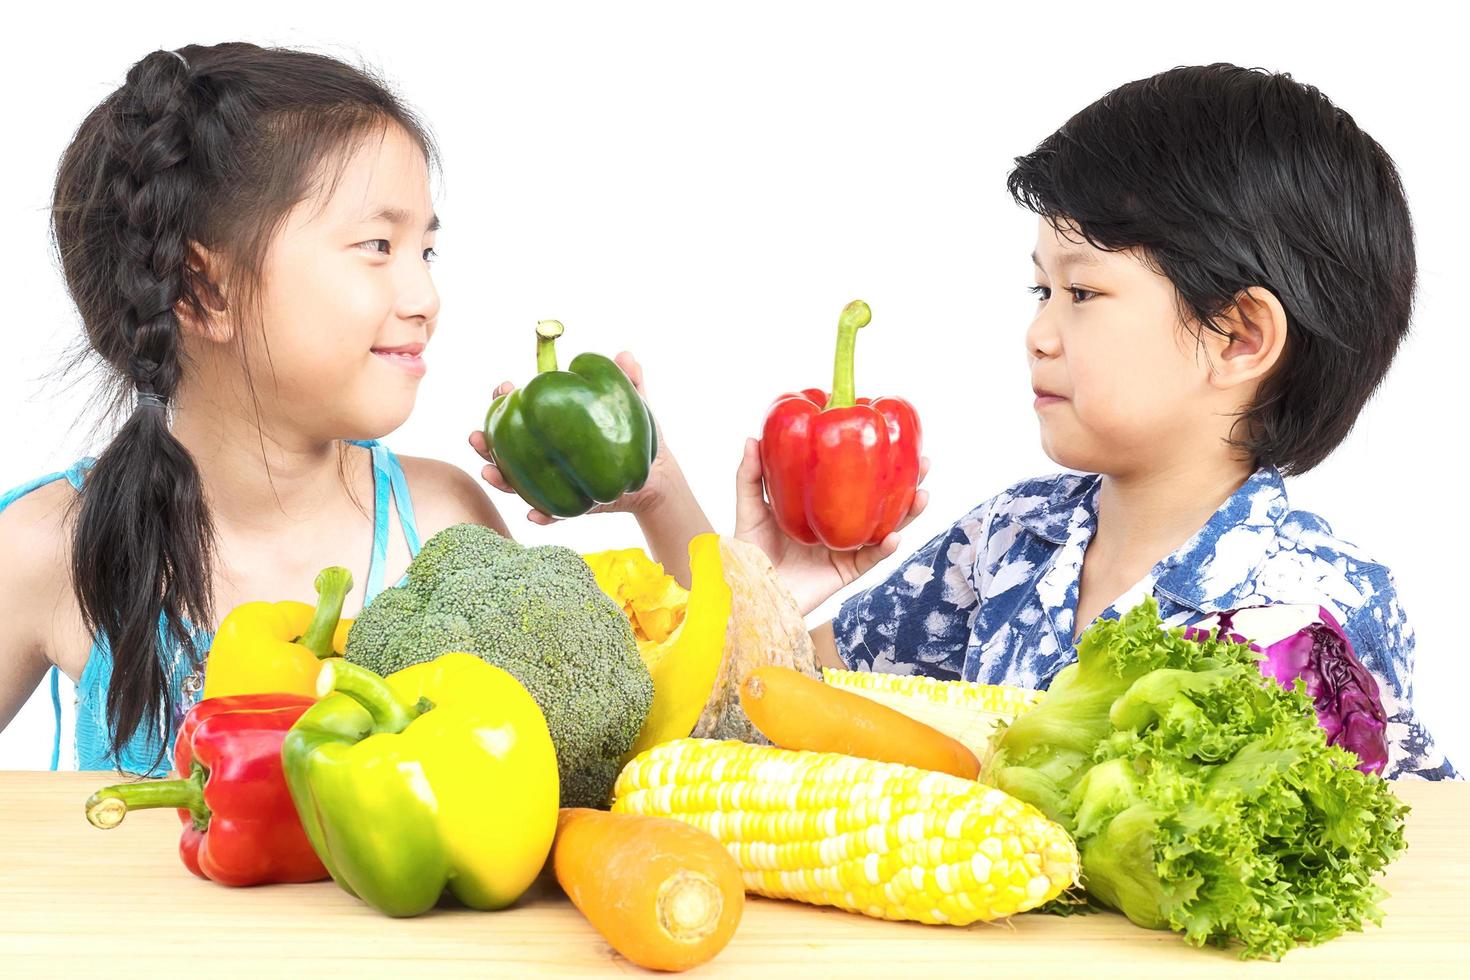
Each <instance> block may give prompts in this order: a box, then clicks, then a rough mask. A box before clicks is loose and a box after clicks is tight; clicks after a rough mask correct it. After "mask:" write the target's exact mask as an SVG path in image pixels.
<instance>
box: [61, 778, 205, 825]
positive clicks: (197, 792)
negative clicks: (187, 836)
mask: <svg viewBox="0 0 1470 980" xmlns="http://www.w3.org/2000/svg"><path fill="white" fill-rule="evenodd" d="M208 779H209V770H207V769H205V768H204V767H203V766H201V765H198V764H197V763H196V764H195V766H194V771H193V773H191V774H190V776H189V778H188V779H149V780H145V781H144V782H139V783H119V784H118V785H116V786H106V787H104V788H102V789H99V790H98V791H97V792H95V793H93V794H92V795H91V797H89V798H88V800H87V822H88V823H90V824H91V825H92V826H94V827H97V828H99V829H101V830H111V829H112V828H113V827H116V826H117V825H118V824H120V823H122V821H123V817H125V816H127V815H128V811H129V810H152V809H156V808H158V807H169V808H171V809H176V810H188V811H189V813H190V815H191V816H192V817H193V818H194V827H195V829H197V830H200V831H204V830H207V829H209V818H210V812H209V807H208V806H206V805H205V803H204V784H205V782H206V781H207V780H208Z"/></svg>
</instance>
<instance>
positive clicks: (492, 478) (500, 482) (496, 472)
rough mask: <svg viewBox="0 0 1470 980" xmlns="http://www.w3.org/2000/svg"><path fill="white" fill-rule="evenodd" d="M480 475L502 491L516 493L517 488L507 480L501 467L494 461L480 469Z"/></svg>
mask: <svg viewBox="0 0 1470 980" xmlns="http://www.w3.org/2000/svg"><path fill="white" fill-rule="evenodd" d="M480 476H481V477H483V478H484V480H485V482H486V483H488V484H490V485H491V486H492V487H494V488H495V489H496V490H499V491H500V492H501V493H515V488H514V487H512V486H511V485H510V484H509V483H507V482H506V481H505V475H504V474H503V473H501V472H500V467H498V466H496V465H495V464H494V463H491V464H489V465H488V466H486V467H485V468H484V469H482V470H480Z"/></svg>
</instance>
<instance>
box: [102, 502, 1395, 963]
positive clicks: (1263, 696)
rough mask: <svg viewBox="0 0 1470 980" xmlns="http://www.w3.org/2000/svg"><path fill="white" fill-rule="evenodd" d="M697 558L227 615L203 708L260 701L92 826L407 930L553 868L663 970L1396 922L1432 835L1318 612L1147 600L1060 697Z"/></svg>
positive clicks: (342, 583) (1077, 668)
mask: <svg viewBox="0 0 1470 980" xmlns="http://www.w3.org/2000/svg"><path fill="white" fill-rule="evenodd" d="M690 560H691V565H690V567H691V573H692V581H691V587H690V588H689V589H687V590H685V589H683V588H682V587H680V586H679V585H678V584H677V583H676V582H674V581H673V579H672V578H671V577H669V576H668V575H666V574H665V573H664V572H663V569H662V568H661V567H659V566H658V565H657V564H655V563H653V562H652V561H651V560H650V559H649V558H648V556H647V555H646V554H644V553H643V552H642V551H640V550H637V549H626V550H621V551H614V552H603V553H600V554H595V555H588V556H587V557H586V560H585V561H584V559H583V558H581V557H579V556H578V555H576V554H575V553H573V552H571V551H569V550H567V549H565V548H530V549H527V548H522V547H521V546H519V545H517V544H515V543H513V542H510V541H507V540H506V539H504V538H501V537H500V536H498V535H496V534H495V533H494V532H492V531H490V530H488V529H486V528H482V527H476V526H472V525H460V526H457V527H452V528H448V529H446V530H444V531H442V532H440V533H439V534H437V535H435V536H434V537H433V538H432V539H430V540H429V541H428V542H427V543H426V544H425V546H424V547H423V549H422V550H421V551H420V553H419V555H418V557H417V558H415V560H414V562H413V563H412V564H411V566H410V568H409V575H408V579H409V581H408V584H407V585H406V586H404V587H403V588H400V589H389V590H387V591H385V592H383V593H381V594H380V595H379V596H378V597H377V599H376V600H375V601H374V602H373V603H372V604H371V605H370V606H369V607H368V608H367V609H366V610H365V611H364V612H363V614H362V615H361V616H360V617H358V619H357V620H356V622H355V623H353V622H350V621H346V620H341V617H340V614H341V608H342V595H343V594H344V593H345V592H346V591H347V590H348V589H350V587H351V579H350V576H348V575H347V574H346V571H345V570H344V569H336V568H334V569H328V570H326V571H324V572H323V573H322V576H321V577H319V579H318V581H317V589H318V592H319V602H318V604H317V607H316V608H315V609H313V608H312V607H311V606H307V605H304V604H299V603H277V604H266V603H250V604H247V605H246V606H242V607H240V609H237V610H236V611H235V612H234V613H232V614H231V616H230V617H227V619H226V623H229V624H232V626H231V629H230V630H228V631H222V634H223V635H224V637H225V640H226V642H224V645H223V646H222V647H220V648H219V649H217V650H215V651H213V652H212V654H211V659H210V664H209V669H210V673H209V674H208V675H207V676H206V681H205V684H206V692H208V691H210V690H229V691H230V692H231V695H230V696H227V697H207V698H206V699H205V700H203V701H201V702H200V703H199V704H198V705H196V706H195V707H194V708H193V709H192V710H191V711H190V713H189V714H188V715H187V716H186V718H185V721H184V725H183V731H182V732H181V734H180V736H179V738H178V740H177V743H176V747H175V762H176V768H177V769H178V772H179V774H180V775H179V778H178V779H176V780H171V781H161V782H159V781H145V782H141V783H133V784H126V785H121V786H113V787H107V788H105V789H103V790H101V791H99V792H98V793H97V794H95V795H94V796H93V797H92V798H91V799H90V800H88V803H87V814H88V819H89V820H91V821H92V822H93V823H94V824H96V825H97V826H99V827H103V828H106V827H111V826H115V825H116V824H117V823H118V822H119V821H120V820H121V819H122V817H123V816H124V815H125V814H126V813H127V812H128V810H129V809H130V808H132V809H140V808H145V807H173V808H176V809H177V811H178V815H179V818H180V820H181V822H182V823H183V836H182V840H181V843H180V853H181V856H182V858H183V860H184V863H185V864H186V866H188V867H189V869H190V870H191V871H193V872H194V873H195V874H198V875H200V876H203V877H208V878H210V879H211V880H214V881H217V882H219V883H221V884H227V885H250V884H258V883H264V882H301V881H310V880H313V879H318V878H321V877H323V876H325V875H328V874H330V876H331V877H332V878H333V879H334V880H336V881H337V882H338V884H340V885H341V886H342V887H343V888H344V889H346V890H347V891H348V892H350V893H351V894H353V895H356V896H358V897H359V898H361V899H362V900H363V901H364V902H366V903H367V904H368V905H370V906H372V907H373V908H376V909H378V910H379V911H381V912H383V913H386V914H388V915H393V916H412V915H419V914H422V913H425V912H428V911H430V910H431V909H432V908H434V907H435V906H436V905H437V904H438V903H439V902H440V900H441V898H442V896H443V895H444V893H445V892H446V891H447V892H448V893H449V894H451V895H453V896H454V897H455V898H457V899H458V900H459V901H460V902H461V903H462V904H464V905H466V906H469V907H471V908H476V909H485V910H493V909H500V908H505V907H507V906H510V905H513V904H514V903H515V902H516V901H517V900H518V899H519V898H520V897H521V896H522V895H523V894H524V893H525V891H526V890H527V889H528V888H529V887H530V886H531V884H532V882H533V881H534V880H535V878H536V877H537V875H538V874H539V873H541V871H542V870H543V869H544V868H549V869H551V870H552V871H553V872H554V874H555V877H556V880H557V881H558V883H560V885H561V887H562V888H563V890H565V892H566V894H567V895H568V897H569V898H570V899H571V900H572V902H573V903H574V904H575V905H576V906H577V908H578V909H580V910H581V911H582V913H583V914H584V915H585V916H586V918H587V919H588V921H589V922H590V923H591V924H592V925H593V926H594V927H595V928H596V929H597V930H598V931H599V932H600V933H601V934H602V935H603V936H604V937H605V938H606V939H607V941H608V942H609V943H610V944H611V945H612V946H613V947H614V948H615V949H617V950H618V951H619V952H620V953H622V954H623V955H624V956H625V957H627V958H628V959H629V960H630V961H632V962H634V963H637V964H639V965H640V966H645V967H648V968H651V969H659V970H683V969H688V968H690V967H693V966H696V965H698V964H700V963H703V962H706V961H707V960H709V959H710V958H712V957H714V956H715V955H717V954H718V953H719V952H720V950H721V949H723V948H724V947H725V945H726V944H727V943H728V942H729V941H730V939H731V937H732V936H733V935H734V934H735V932H736V931H737V928H738V925H739V921H740V916H741V912H742V910H743V907H744V893H745V892H746V891H750V892H754V893H757V894H760V895H764V896H769V897H773V898H783V899H791V900H796V901H801V902H807V903H813V904H819V905H827V906H833V907H836V908H842V909H847V910H850V911H853V912H857V913H860V914H864V915H869V916H874V917H879V918H886V919H906V920H911V921H916V922H925V923H935V924H950V925H966V924H968V923H972V922H977V921H988V920H993V919H997V918H1002V917H1005V916H1009V915H1014V914H1017V913H1020V912H1025V911H1028V910H1032V909H1039V908H1044V907H1049V908H1056V907H1057V906H1058V904H1059V903H1066V904H1067V905H1068V906H1069V907H1071V906H1075V905H1076V903H1078V902H1079V901H1081V899H1082V897H1083V893H1082V891H1081V889H1085V896H1086V897H1087V898H1089V899H1091V900H1092V901H1093V902H1095V903H1097V904H1101V905H1104V906H1107V907H1111V908H1114V909H1117V910H1120V911H1122V912H1123V913H1125V914H1126V915H1127V916H1128V917H1129V918H1130V919H1132V920H1133V921H1134V922H1136V923H1138V924H1140V925H1143V926H1147V927H1150V928H1160V929H1162V928H1167V929H1173V930H1175V931H1177V932H1180V933H1183V934H1184V936H1185V937H1186V938H1187V939H1188V940H1189V941H1190V942H1192V943H1195V944H1200V945H1203V944H1206V943H1210V944H1216V945H1222V946H1223V945H1231V944H1239V946H1240V949H1241V954H1242V956H1262V957H1272V958H1279V957H1280V956H1281V955H1282V954H1283V953H1285V952H1286V951H1287V950H1289V949H1290V948H1292V947H1293V946H1295V945H1297V944H1311V943H1317V942H1321V941H1323V940H1326V939H1330V938H1332V937H1333V936H1336V935H1339V934H1341V933H1343V932H1345V931H1347V930H1352V929H1360V928H1361V927H1362V923H1363V921H1364V920H1365V919H1371V920H1374V921H1376V920H1377V919H1378V918H1379V911H1378V901H1379V899H1380V898H1381V896H1382V894H1383V893H1382V890H1381V889H1380V888H1379V887H1378V886H1377V885H1375V884H1374V880H1373V879H1374V877H1375V876H1376V875H1377V874H1378V873H1379V872H1380V871H1382V870H1383V869H1384V867H1385V866H1386V865H1387V864H1388V863H1389V862H1390V861H1392V860H1393V859H1394V858H1395V857H1396V856H1397V855H1398V854H1399V853H1400V852H1401V851H1402V850H1403V848H1404V838H1403V821H1404V816H1405V813H1406V812H1407V810H1406V808H1405V807H1404V806H1403V805H1402V804H1400V803H1399V802H1398V801H1397V800H1396V799H1395V797H1394V796H1393V794H1392V793H1391V792H1390V790H1389V787H1388V784H1387V783H1385V782H1384V781H1383V780H1382V779H1381V778H1380V777H1379V776H1377V775H1376V773H1378V772H1379V771H1381V769H1382V767H1383V763H1384V760H1385V758H1386V754H1385V748H1384V741H1383V718H1384V715H1383V709H1382V706H1381V704H1380V703H1379V701H1378V693H1377V688H1376V685H1375V684H1374V683H1373V679H1372V677H1371V675H1369V674H1368V673H1367V671H1366V670H1365V669H1364V668H1363V667H1362V665H1361V663H1359V662H1358V660H1357V658H1356V657H1355V656H1354V655H1353V652H1352V649H1351V645H1350V644H1349V643H1348V642H1347V638H1346V636H1345V635H1344V634H1343V633H1342V630H1341V628H1340V627H1338V626H1337V624H1336V623H1335V621H1333V620H1332V618H1331V617H1330V616H1329V615H1327V613H1326V612H1325V610H1318V609H1307V610H1296V611H1295V612H1289V611H1288V612H1281V611H1278V612H1277V613H1274V614H1271V615H1266V614H1264V613H1262V612H1259V611H1256V610H1242V611H1238V612H1235V613H1229V614H1225V615H1222V616H1221V617H1219V618H1218V619H1216V620H1213V621H1210V622H1207V623H1205V624H1201V625H1200V626H1197V627H1194V628H1191V629H1187V630H1186V629H1172V630H1165V629H1164V628H1163V626H1162V624H1161V622H1160V620H1159V615H1158V608H1157V605H1156V604H1155V603H1154V601H1153V600H1152V599H1148V600H1146V601H1145V602H1144V603H1143V604H1142V605H1140V606H1139V607H1138V608H1136V609H1134V610H1132V611H1131V612H1129V613H1128V614H1126V615H1125V616H1124V617H1123V618H1122V619H1121V620H1109V619H1103V620H1099V621H1098V622H1097V623H1095V624H1094V625H1093V626H1091V627H1090V628H1089V629H1088V630H1087V631H1086V633H1084V634H1083V637H1082V640H1081V642H1080V644H1079V650H1078V661H1077V663H1076V664H1073V665H1072V666H1069V667H1067V668H1066V669H1065V670H1063V671H1062V672H1061V673H1060V674H1059V675H1058V676H1057V678H1056V680H1055V681H1054V682H1053V684H1052V686H1051V688H1050V690H1049V691H1047V692H1046V693H1044V694H1043V693H1041V692H1035V691H1022V690H1019V689H1016V688H1006V687H996V686H987V685H979V684H966V683H962V682H958V681H936V680H933V679H928V678H915V677H892V676H882V675H872V674H859V673H853V672H850V671H836V670H830V669H829V670H825V671H823V672H821V673H820V674H819V673H818V671H817V669H816V665H815V656H814V650H813V647H812V642H811V639H810V636H809V635H808V633H807V631H806V628H805V624H804V622H803V620H802V616H801V614H800V613H799V611H798V610H797V609H796V606H795V603H794V601H793V600H792V599H791V597H790V595H789V594H788V593H787V592H786V591H785V589H784V588H783V587H782V585H781V583H780V580H779V578H778V577H777V576H776V575H775V573H774V570H773V569H772V568H771V566H770V563H769V561H767V560H766V558H765V556H764V554H763V553H761V552H760V551H758V550H757V549H754V548H751V547H750V546H748V545H744V544H742V543H740V542H736V541H732V540H730V539H726V538H721V537H718V536H716V535H713V534H709V535H701V536H700V537H698V538H696V539H694V541H693V542H691V544H690ZM344 638H345V651H346V655H345V657H340V656H336V654H337V653H340V652H342V650H343V649H344ZM1247 641H1249V642H1247ZM308 682H310V683H311V685H312V687H313V693H315V695H317V697H319V698H320V700H313V699H312V698H311V697H308V696H305V695H304V694H303V693H301V688H302V687H303V686H304V685H306V684H307V683H308ZM211 685H213V687H211ZM277 689H279V691H287V692H296V693H279V692H278V690H277ZM609 803H610V805H611V807H612V810H611V812H609V811H607V810H605V809H603V808H604V807H606V806H608V805H609Z"/></svg>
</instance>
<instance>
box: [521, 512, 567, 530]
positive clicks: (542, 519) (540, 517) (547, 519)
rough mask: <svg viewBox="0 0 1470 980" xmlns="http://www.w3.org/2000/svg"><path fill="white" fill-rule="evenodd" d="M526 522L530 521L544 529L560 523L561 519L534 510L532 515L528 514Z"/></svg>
mask: <svg viewBox="0 0 1470 980" xmlns="http://www.w3.org/2000/svg"><path fill="white" fill-rule="evenodd" d="M526 520H528V521H530V522H531V523H532V524H540V525H541V526H542V527H547V526H548V525H551V524H556V523H558V522H559V521H560V520H561V518H560V517H552V516H551V515H550V514H547V513H544V512H543V511H539V510H532V511H531V512H530V513H528V514H526Z"/></svg>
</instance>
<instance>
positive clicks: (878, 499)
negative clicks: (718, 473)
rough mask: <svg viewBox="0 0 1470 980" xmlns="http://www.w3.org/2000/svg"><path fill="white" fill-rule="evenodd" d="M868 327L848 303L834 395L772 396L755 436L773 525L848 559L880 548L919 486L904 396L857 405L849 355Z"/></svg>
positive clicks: (911, 414) (840, 329) (913, 417)
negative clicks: (870, 548) (869, 548)
mask: <svg viewBox="0 0 1470 980" xmlns="http://www.w3.org/2000/svg"><path fill="white" fill-rule="evenodd" d="M870 319H872V311H871V310H869V309H868V304H867V303H864V302H863V301H862V300H853V301H852V302H851V303H848V304H847V306H846V307H845V308H844V309H843V311H842V317H841V318H840V319H839V320H838V324H837V359H836V366H835V370H834V377H833V380H832V394H831V396H830V397H828V395H827V393H826V392H824V391H822V390H821V389H819V388H808V389H806V390H805V391H801V392H791V393H788V394H785V395H782V396H781V397H780V398H777V399H776V401H775V402H774V403H773V404H772V405H771V408H770V411H769V412H768V413H767V414H766V423H765V427H764V430H763V431H762V434H761V469H762V471H763V473H764V479H765V487H766V499H767V500H769V501H770V503H771V510H772V511H773V512H774V513H775V515H776V523H777V524H778V525H779V526H780V528H781V530H782V531H784V532H785V533H786V535H787V536H788V537H791V538H794V539H796V540H797V541H800V542H802V543H803V544H817V543H821V544H822V545H825V546H826V547H827V548H829V549H831V550H833V551H851V550H854V549H857V548H862V547H864V546H866V545H871V544H877V543H879V542H880V541H882V540H883V539H884V538H885V537H887V536H888V534H889V533H891V532H892V531H893V529H894V528H896V527H898V525H899V523H900V522H901V521H902V520H903V519H904V517H905V516H906V515H907V514H908V512H909V508H910V507H911V506H912V505H913V502H914V491H915V490H916V489H917V488H918V485H919V450H920V445H921V442H922V432H921V430H920V427H919V416H918V413H917V412H915V411H914V407H913V406H912V405H910V404H909V403H908V402H906V401H904V400H903V399H902V398H873V399H867V398H856V397H855V394H856V391H855V388H854V383H853V350H854V347H855V346H856V344H857V332H858V330H860V329H861V328H862V327H864V326H866V325H867V323H868V321H869V320H870Z"/></svg>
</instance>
